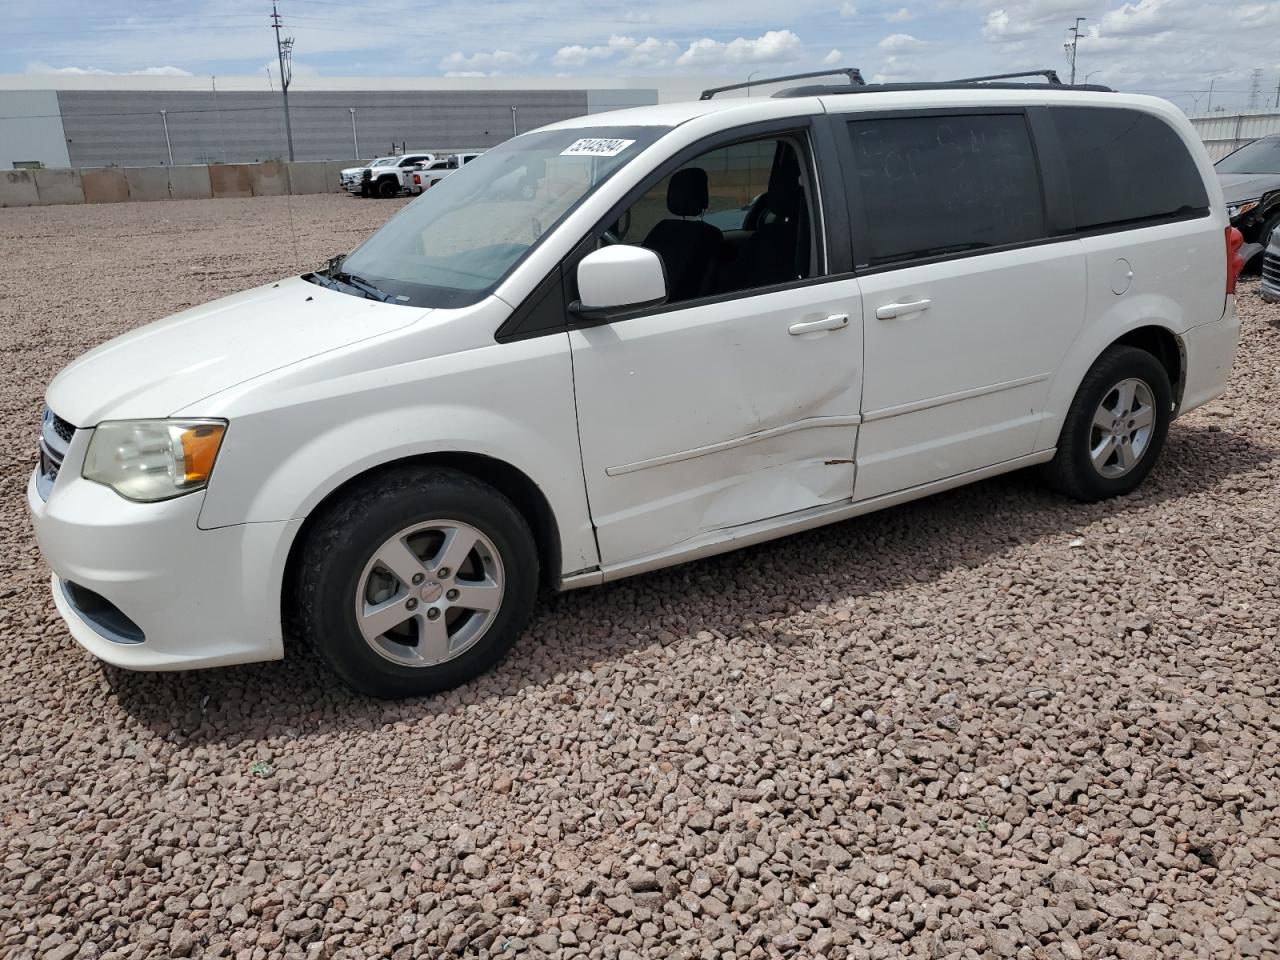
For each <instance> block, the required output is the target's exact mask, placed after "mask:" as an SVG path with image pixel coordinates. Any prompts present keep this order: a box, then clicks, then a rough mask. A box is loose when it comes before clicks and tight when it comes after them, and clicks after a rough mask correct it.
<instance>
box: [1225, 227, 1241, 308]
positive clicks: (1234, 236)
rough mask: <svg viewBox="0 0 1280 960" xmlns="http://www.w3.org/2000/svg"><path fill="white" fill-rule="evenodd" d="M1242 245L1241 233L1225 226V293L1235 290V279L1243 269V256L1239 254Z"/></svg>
mask: <svg viewBox="0 0 1280 960" xmlns="http://www.w3.org/2000/svg"><path fill="white" fill-rule="evenodd" d="M1243 246H1244V236H1243V234H1241V233H1240V231H1239V230H1237V229H1236V228H1235V227H1227V293H1235V292H1236V281H1237V280H1238V279H1240V272H1241V271H1242V270H1244V257H1242V256H1240V248H1241V247H1243Z"/></svg>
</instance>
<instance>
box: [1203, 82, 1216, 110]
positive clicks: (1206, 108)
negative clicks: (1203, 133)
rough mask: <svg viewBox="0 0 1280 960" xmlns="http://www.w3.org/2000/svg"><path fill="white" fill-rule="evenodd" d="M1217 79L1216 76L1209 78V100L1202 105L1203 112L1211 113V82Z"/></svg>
mask: <svg viewBox="0 0 1280 960" xmlns="http://www.w3.org/2000/svg"><path fill="white" fill-rule="evenodd" d="M1217 79H1218V78H1217V77H1210V78H1209V102H1208V103H1206V104H1205V105H1204V112H1205V113H1213V83H1214V81H1215V80H1217Z"/></svg>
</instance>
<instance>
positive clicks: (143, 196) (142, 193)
mask: <svg viewBox="0 0 1280 960" xmlns="http://www.w3.org/2000/svg"><path fill="white" fill-rule="evenodd" d="M124 179H125V182H126V183H128V184H129V199H130V200H168V199H169V171H168V169H166V168H165V167H125V168H124Z"/></svg>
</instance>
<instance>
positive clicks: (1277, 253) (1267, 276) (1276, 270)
mask: <svg viewBox="0 0 1280 960" xmlns="http://www.w3.org/2000/svg"><path fill="white" fill-rule="evenodd" d="M1262 299H1263V300H1265V301H1267V303H1280V230H1273V231H1272V232H1271V245H1270V246H1268V247H1267V252H1266V253H1265V254H1264V255H1263V259H1262Z"/></svg>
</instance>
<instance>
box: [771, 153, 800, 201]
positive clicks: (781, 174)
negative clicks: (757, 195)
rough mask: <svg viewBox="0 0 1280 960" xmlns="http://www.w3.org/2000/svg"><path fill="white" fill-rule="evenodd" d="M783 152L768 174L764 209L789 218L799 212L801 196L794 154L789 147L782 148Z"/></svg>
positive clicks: (798, 170) (798, 173) (797, 164)
mask: <svg viewBox="0 0 1280 960" xmlns="http://www.w3.org/2000/svg"><path fill="white" fill-rule="evenodd" d="M783 149H784V150H785V152H784V153H783V154H782V156H781V157H779V158H778V162H777V163H775V164H774V165H773V169H772V170H771V171H770V172H769V191H768V193H766V194H765V198H764V203H765V207H766V208H768V210H769V211H770V212H772V213H776V214H777V215H778V216H780V217H790V216H794V215H795V214H797V213H799V212H800V204H801V203H802V202H803V194H802V192H801V190H800V164H799V163H798V162H797V160H796V152H795V150H794V149H792V148H791V147H789V146H788V147H784V148H783Z"/></svg>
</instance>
